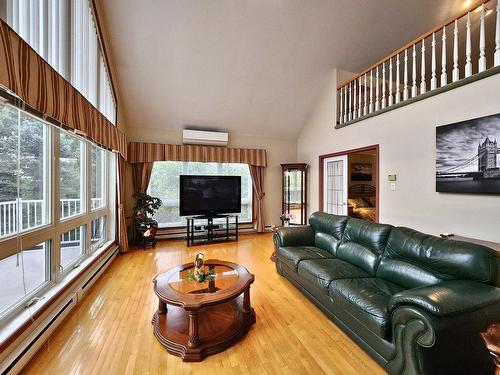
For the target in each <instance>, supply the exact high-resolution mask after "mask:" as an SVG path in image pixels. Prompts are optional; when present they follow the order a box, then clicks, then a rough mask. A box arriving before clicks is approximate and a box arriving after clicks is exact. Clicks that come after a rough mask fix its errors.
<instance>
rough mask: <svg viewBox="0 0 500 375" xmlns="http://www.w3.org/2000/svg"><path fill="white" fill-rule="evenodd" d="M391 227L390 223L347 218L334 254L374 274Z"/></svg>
mask: <svg viewBox="0 0 500 375" xmlns="http://www.w3.org/2000/svg"><path fill="white" fill-rule="evenodd" d="M391 228H392V226H391V225H385V224H377V223H373V222H371V221H366V220H360V219H349V221H348V222H347V225H346V228H345V231H344V236H343V237H342V241H341V242H340V245H339V248H338V249H337V254H336V256H337V257H338V258H340V259H342V260H345V261H346V262H349V263H352V264H354V265H356V266H358V267H360V268H362V269H364V270H365V271H366V272H369V273H370V274H371V275H375V271H376V269H377V266H378V264H379V261H380V256H381V255H382V253H383V252H384V249H385V245H386V243H387V238H388V237H389V233H390V232H391Z"/></svg>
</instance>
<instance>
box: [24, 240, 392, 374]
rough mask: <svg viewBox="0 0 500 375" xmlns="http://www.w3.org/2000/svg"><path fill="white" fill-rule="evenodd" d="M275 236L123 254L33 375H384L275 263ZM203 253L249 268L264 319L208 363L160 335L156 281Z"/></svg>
mask: <svg viewBox="0 0 500 375" xmlns="http://www.w3.org/2000/svg"><path fill="white" fill-rule="evenodd" d="M272 247H273V245H272V239H271V235H270V234H249V235H242V236H241V237H240V241H239V242H237V243H236V242H235V243H226V244H212V245H206V246H198V247H191V248H187V247H186V246H185V244H184V242H183V241H181V240H168V241H160V242H159V243H158V245H157V247H156V250H146V251H142V250H136V251H132V252H130V253H127V254H125V255H120V256H119V257H118V258H117V259H116V260H115V261H114V262H113V264H112V265H111V266H110V267H109V268H108V269H107V270H106V272H105V273H104V274H103V276H102V277H101V278H100V279H99V280H98V281H97V282H96V284H95V285H94V286H93V287H92V289H91V290H90V291H89V293H88V294H87V295H86V296H85V297H84V299H83V300H82V301H80V302H79V304H78V306H77V307H76V308H75V310H74V311H72V312H71V314H70V315H69V317H68V318H67V319H66V321H65V322H64V323H63V324H62V325H61V326H60V327H59V328H58V330H57V332H56V333H55V334H54V335H53V336H52V337H51V338H50V339H49V340H48V342H47V343H45V344H44V345H43V347H42V349H41V350H40V351H39V352H38V353H37V354H36V356H35V357H34V358H33V359H32V360H31V362H30V363H29V364H28V365H27V367H26V368H25V369H24V370H23V373H24V374H36V375H42V374H78V375H81V374H99V375H100V374H140V375H144V374H206V373H213V374H234V373H238V374H298V373H301V374H302V373H314V374H370V375H371V374H384V373H385V372H384V371H383V369H382V368H381V367H380V366H379V365H377V363H376V362H374V361H373V360H372V359H371V358H370V357H369V356H368V355H367V354H366V353H365V352H364V351H363V350H361V349H360V348H359V347H358V346H357V345H356V344H355V343H354V342H353V341H352V340H351V339H350V338H349V337H347V336H346V335H345V334H344V333H343V332H342V331H341V330H340V329H339V328H338V327H337V326H336V325H335V324H334V323H332V322H331V321H330V320H329V319H328V318H327V317H326V316H325V315H324V314H323V313H321V311H320V310H319V309H318V308H316V306H314V305H313V304H312V303H311V302H310V301H309V300H308V299H307V298H305V297H304V296H303V295H302V293H300V292H299V291H298V290H297V289H296V288H295V287H293V286H292V284H290V282H288V281H287V280H286V279H284V278H283V277H281V276H280V275H278V274H277V272H276V270H275V267H274V263H272V262H271V261H270V260H269V256H270V254H271V252H272ZM200 251H203V252H204V253H205V258H206V259H207V258H217V259H223V260H228V261H231V262H235V263H239V264H242V265H244V266H245V267H247V268H248V270H250V272H252V273H253V274H254V275H255V283H254V284H253V285H252V288H251V299H252V306H253V307H254V309H255V312H256V315H257V322H256V324H255V325H254V326H253V327H252V329H251V330H250V332H249V333H248V335H247V336H246V337H244V338H243V339H242V341H240V342H239V343H237V344H236V345H235V346H233V347H231V348H229V349H227V350H226V351H224V352H222V353H219V354H217V355H214V356H210V357H208V358H206V359H205V360H204V361H203V362H201V363H184V362H182V361H181V359H180V358H178V357H176V356H173V355H170V354H168V353H167V351H166V350H165V348H164V347H163V346H162V345H161V344H160V343H159V342H158V341H157V340H156V338H155V337H154V336H153V332H152V326H151V317H152V316H153V313H154V312H155V310H156V308H157V303H158V302H157V299H156V296H155V295H154V292H153V285H152V279H153V278H154V277H155V275H157V274H158V273H161V272H165V271H167V270H168V269H169V268H172V267H174V266H176V265H179V264H181V263H186V262H191V261H193V260H194V257H195V255H196V254H197V253H198V252H200Z"/></svg>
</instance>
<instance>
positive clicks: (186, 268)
mask: <svg viewBox="0 0 500 375" xmlns="http://www.w3.org/2000/svg"><path fill="white" fill-rule="evenodd" d="M204 264H205V266H208V267H209V268H210V269H213V272H214V274H215V277H214V280H213V282H210V281H208V280H205V281H204V282H198V281H196V280H194V279H193V278H192V277H191V276H190V274H192V272H193V271H194V264H193V263H187V264H183V265H182V266H178V267H174V268H172V269H170V270H169V271H167V272H165V273H161V274H159V275H158V276H156V277H155V279H154V280H153V282H154V284H155V286H154V291H155V293H156V295H157V296H158V297H159V298H160V299H162V300H163V301H165V302H166V303H169V304H172V305H178V306H182V307H184V308H185V309H186V310H191V309H199V308H201V307H203V306H210V305H214V304H217V303H222V302H225V301H229V300H231V299H233V298H235V297H237V296H238V295H240V294H241V293H243V292H244V291H245V289H246V288H248V286H249V285H250V284H252V283H253V282H254V280H255V278H254V275H252V274H251V273H250V272H248V270H247V269H246V268H245V267H243V266H241V265H239V264H236V263H231V262H225V261H222V260H218V259H208V260H206V261H205V263H204Z"/></svg>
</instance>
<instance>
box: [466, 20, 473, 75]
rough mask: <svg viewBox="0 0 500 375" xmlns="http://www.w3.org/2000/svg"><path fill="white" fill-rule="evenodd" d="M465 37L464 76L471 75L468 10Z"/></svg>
mask: <svg viewBox="0 0 500 375" xmlns="http://www.w3.org/2000/svg"><path fill="white" fill-rule="evenodd" d="M466 28H467V37H466V41H465V78H467V77H470V76H471V75H472V41H471V39H472V37H471V22H470V12H469V13H467V26H466Z"/></svg>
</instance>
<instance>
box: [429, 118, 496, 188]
mask: <svg viewBox="0 0 500 375" xmlns="http://www.w3.org/2000/svg"><path fill="white" fill-rule="evenodd" d="M436 191H437V192H446V193H471V194H500V113H499V114H494V115H490V116H484V117H479V118H475V119H471V120H466V121H461V122H456V123H453V124H448V125H443V126H438V127H436Z"/></svg>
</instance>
